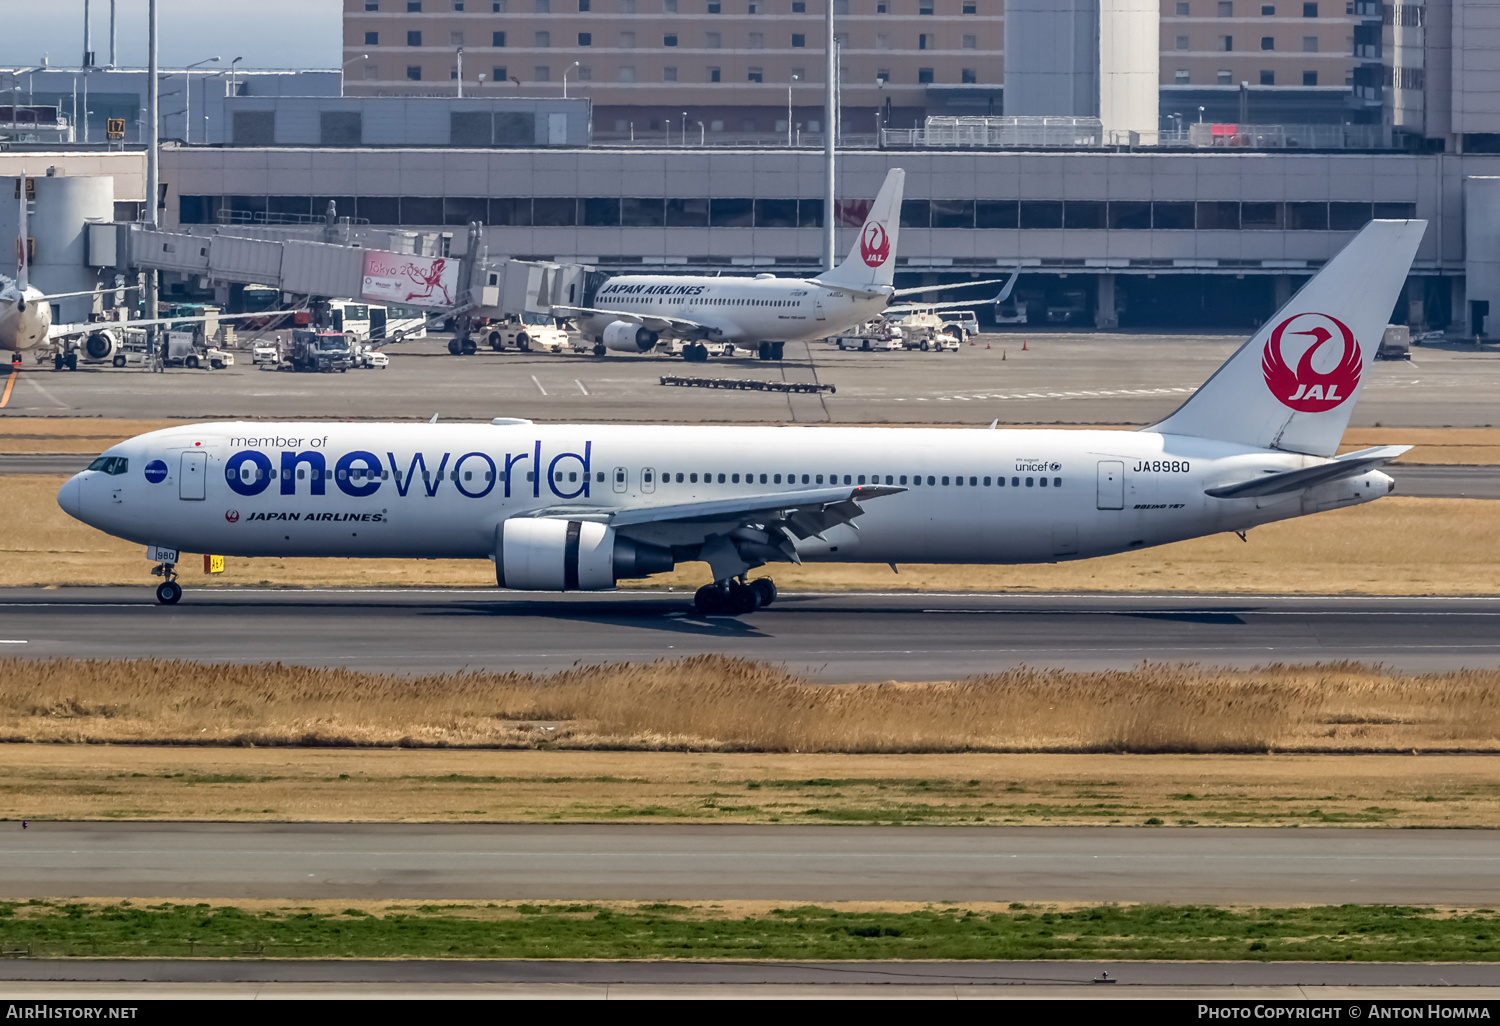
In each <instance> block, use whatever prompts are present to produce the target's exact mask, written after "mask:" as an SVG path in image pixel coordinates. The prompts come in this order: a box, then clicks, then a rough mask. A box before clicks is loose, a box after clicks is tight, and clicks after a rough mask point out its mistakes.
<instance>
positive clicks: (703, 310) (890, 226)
mask: <svg viewBox="0 0 1500 1026" xmlns="http://www.w3.org/2000/svg"><path fill="white" fill-rule="evenodd" d="M905 181H906V172H905V171H903V170H902V169H901V168H892V169H891V171H890V172H889V173H888V174H887V175H886V176H885V182H884V184H883V185H881V187H880V192H879V194H877V195H876V197H875V202H874V203H873V204H872V205H871V206H870V213H869V214H868V216H866V218H865V223H864V225H863V226H862V227H861V228H860V231H859V236H858V238H856V239H855V240H854V245H853V246H851V247H850V249H849V255H848V256H847V257H846V258H845V259H844V262H843V263H841V264H839V266H838V267H835V268H833V269H831V270H829V271H826V272H824V273H823V274H820V275H818V276H817V277H816V278H778V277H777V276H775V275H774V274H769V273H767V274H757V275H755V276H754V277H751V278H738V277H709V276H704V275H625V276H622V277H618V278H611V279H609V280H608V281H607V282H605V283H604V284H603V285H601V286H600V287H599V291H598V292H597V293H596V294H595V296H594V305H593V306H576V307H575V306H568V307H557V308H556V312H557V313H558V314H559V315H561V316H565V317H576V318H578V319H579V327H580V328H581V329H582V331H583V333H584V334H585V335H586V336H588V337H591V338H593V339H594V341H595V344H596V345H598V346H602V347H603V348H604V349H606V350H614V351H616V352H624V353H645V352H650V351H651V350H652V349H653V348H655V347H656V344H657V343H658V342H659V341H660V340H661V339H663V338H678V339H684V340H687V341H688V342H689V345H688V348H687V349H686V350H685V352H684V355H685V356H686V357H687V358H688V359H690V360H699V361H701V360H706V359H707V358H708V350H707V349H706V348H705V347H704V346H703V345H702V344H701V343H702V342H733V343H736V344H737V345H741V346H746V347H756V348H758V349H759V352H760V356H761V358H762V359H780V358H781V353H782V347H783V346H784V345H785V344H786V343H788V342H809V341H813V340H814V339H821V338H826V337H827V336H829V335H837V334H839V333H840V332H843V331H846V330H848V329H849V328H852V327H854V326H855V325H856V324H863V323H864V322H865V321H868V320H870V319H871V318H873V317H878V316H880V314H881V313H883V312H884V311H885V310H886V308H887V304H888V303H889V302H890V301H891V299H892V298H895V297H900V296H907V295H916V294H919V293H922V292H931V291H933V289H934V286H930V285H929V286H924V287H921V288H912V289H897V288H896V287H895V286H894V284H893V282H894V280H895V270H896V240H897V238H898V236H899V235H900V231H901V193H902V188H903V185H904V183H905ZM1013 282H1014V276H1012V283H1013ZM995 284H999V282H998V280H997V281H976V282H961V283H960V284H959V285H957V286H954V285H950V286H942V287H945V288H956V287H966V288H967V287H972V286H976V285H995ZM984 302H993V301H992V300H985V301H984Z"/></svg>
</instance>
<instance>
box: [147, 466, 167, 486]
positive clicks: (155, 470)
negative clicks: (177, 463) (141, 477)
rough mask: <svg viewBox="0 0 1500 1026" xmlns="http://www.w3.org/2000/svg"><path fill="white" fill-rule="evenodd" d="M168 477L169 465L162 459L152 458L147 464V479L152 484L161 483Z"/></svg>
mask: <svg viewBox="0 0 1500 1026" xmlns="http://www.w3.org/2000/svg"><path fill="white" fill-rule="evenodd" d="M166 479H167V465H166V464H165V463H163V462H162V461H161V460H152V461H151V462H150V463H148V464H146V480H147V481H150V482H151V483H152V484H161V483H162V482H163V481H165V480H166Z"/></svg>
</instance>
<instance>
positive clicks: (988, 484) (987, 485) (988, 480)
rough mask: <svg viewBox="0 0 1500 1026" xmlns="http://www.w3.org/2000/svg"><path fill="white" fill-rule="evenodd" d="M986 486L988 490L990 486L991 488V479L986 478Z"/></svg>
mask: <svg viewBox="0 0 1500 1026" xmlns="http://www.w3.org/2000/svg"><path fill="white" fill-rule="evenodd" d="M984 486H985V487H986V488H988V487H989V486H990V479H989V478H985V479H984Z"/></svg>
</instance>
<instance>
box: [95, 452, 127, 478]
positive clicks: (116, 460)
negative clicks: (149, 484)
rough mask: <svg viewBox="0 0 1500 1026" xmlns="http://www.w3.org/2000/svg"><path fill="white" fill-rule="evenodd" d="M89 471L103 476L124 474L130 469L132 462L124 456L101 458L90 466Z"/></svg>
mask: <svg viewBox="0 0 1500 1026" xmlns="http://www.w3.org/2000/svg"><path fill="white" fill-rule="evenodd" d="M89 469H90V470H97V471H99V472H100V473H101V474H123V473H125V472H126V471H127V470H129V469H130V460H128V459H126V458H125V457H124V456H100V457H99V458H98V459H97V460H95V461H94V462H92V463H90V464H89Z"/></svg>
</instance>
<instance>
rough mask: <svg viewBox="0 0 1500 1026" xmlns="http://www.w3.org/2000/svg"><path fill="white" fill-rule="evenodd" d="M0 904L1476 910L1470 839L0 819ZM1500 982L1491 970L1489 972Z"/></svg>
mask: <svg viewBox="0 0 1500 1026" xmlns="http://www.w3.org/2000/svg"><path fill="white" fill-rule="evenodd" d="M0 865H3V866H4V867H5V872H4V874H0V896H4V897H7V898H30V897H34V896H36V895H50V896H54V897H85V896H91V895H92V896H109V897H115V898H123V897H129V898H183V899H188V898H191V899H195V900H196V899H207V898H245V899H250V898H268V899H279V900H287V901H294V900H298V899H312V898H337V899H344V898H350V899H354V898H360V899H366V900H377V899H424V900H438V899H445V898H447V899H481V900H553V899H555V900H590V899H591V900H606V899H612V900H619V901H629V900H642V901H657V900H660V901H668V900H670V901H726V900H768V901H924V902H925V901H936V902H944V901H1007V902H1008V901H1028V902H1029V901H1121V902H1128V901H1142V902H1173V903H1177V904H1188V903H1216V904H1225V903H1235V904H1238V903H1258V904H1277V905H1288V904H1301V903H1312V904H1334V905H1337V904H1342V903H1346V902H1358V903H1372V902H1378V903H1388V904H1415V905H1434V904H1436V905H1458V906H1470V907H1472V906H1479V905H1492V904H1493V902H1494V900H1495V894H1496V888H1497V886H1500V846H1497V845H1496V843H1495V838H1494V837H1493V836H1492V834H1491V832H1490V831H1487V830H1469V831H1452V830H1449V831H1438V830H1369V829H1339V828H1333V827H1319V828H1317V829H1226V830H1209V829H1193V828H1175V827H1156V828H1153V827H1098V828H1090V827H1058V828H1048V827H1024V828H1022V827H984V826H971V827H923V828H921V829H916V830H914V829H911V828H908V827H877V826H826V827H825V826H785V825H778V826H735V825H717V824H716V825H693V824H680V825H679V824H651V825H637V824H524V823H514V824H449V823H347V824H344V823H338V824H326V823H159V822H148V823H127V822H119V823H112V822H103V823H60V822H47V821H40V822H33V823H32V824H31V827H30V829H28V830H24V831H23V830H21V829H20V825H19V824H16V823H10V824H7V825H6V826H5V828H3V829H0ZM1497 980H1500V976H1497Z"/></svg>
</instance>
